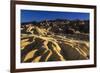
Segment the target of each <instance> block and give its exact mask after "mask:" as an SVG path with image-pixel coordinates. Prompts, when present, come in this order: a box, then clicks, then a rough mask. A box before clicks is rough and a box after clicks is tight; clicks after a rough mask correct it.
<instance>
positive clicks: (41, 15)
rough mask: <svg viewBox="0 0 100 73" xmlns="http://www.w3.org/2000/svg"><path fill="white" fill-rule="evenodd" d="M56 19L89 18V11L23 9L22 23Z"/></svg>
mask: <svg viewBox="0 0 100 73" xmlns="http://www.w3.org/2000/svg"><path fill="white" fill-rule="evenodd" d="M55 19H69V20H75V19H80V20H89V13H82V12H81V13H80V12H58V11H57V12H56V11H35V10H21V23H23V22H32V21H37V22H39V21H43V20H55Z"/></svg>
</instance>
